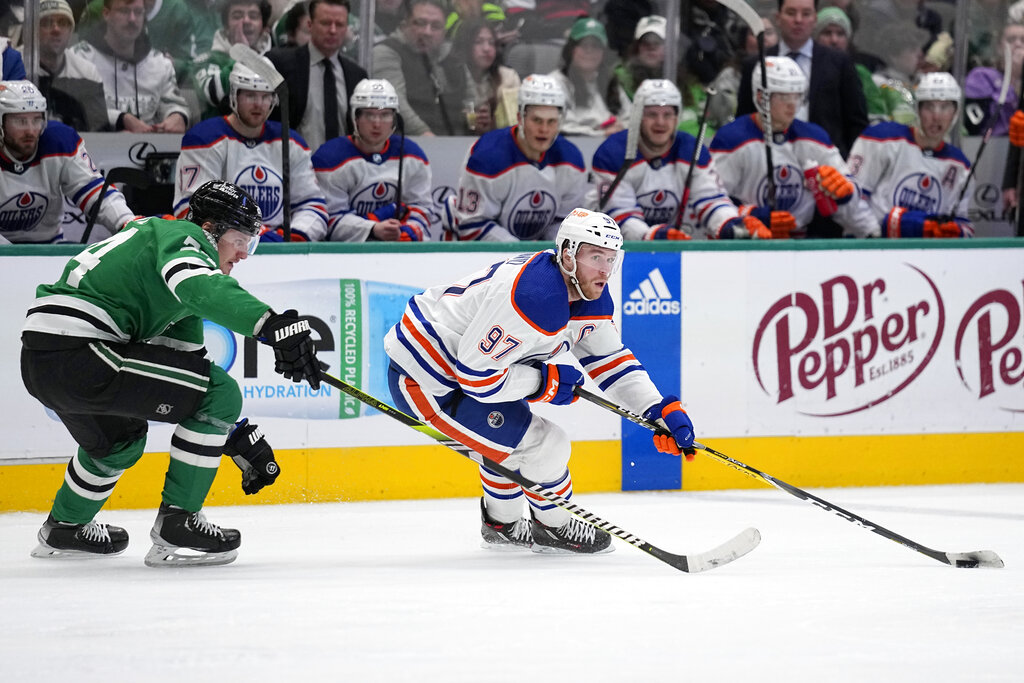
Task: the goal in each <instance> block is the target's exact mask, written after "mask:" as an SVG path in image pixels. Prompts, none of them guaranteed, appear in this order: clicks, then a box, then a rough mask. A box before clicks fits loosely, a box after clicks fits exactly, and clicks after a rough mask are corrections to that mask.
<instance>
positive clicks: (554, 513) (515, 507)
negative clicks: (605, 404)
mask: <svg viewBox="0 0 1024 683" xmlns="http://www.w3.org/2000/svg"><path fill="white" fill-rule="evenodd" d="M388 383H389V385H390V388H391V396H392V398H393V400H394V402H395V407H396V408H398V409H399V410H401V411H402V412H405V413H407V414H409V415H415V416H417V417H419V419H421V420H423V421H425V422H427V423H428V424H430V425H431V426H432V427H433V428H434V429H436V430H438V431H439V432H441V433H443V434H445V435H446V436H449V437H451V438H453V439H455V440H456V441H458V442H459V443H462V444H463V445H465V446H469V447H470V448H472V449H473V450H475V451H476V452H477V453H480V454H481V455H484V456H486V457H487V458H489V459H491V460H494V461H496V462H498V463H501V464H502V465H504V466H505V467H506V468H508V469H510V470H518V471H519V473H520V474H522V475H523V476H524V477H526V478H527V479H530V480H531V481H534V482H537V483H538V484H540V485H541V486H543V487H544V488H546V489H548V490H549V491H553V492H554V493H557V494H558V495H560V496H561V497H563V498H565V499H567V500H568V499H570V498H572V477H571V476H570V474H569V468H568V464H569V456H570V454H571V445H570V442H569V437H568V435H566V433H565V432H564V431H562V429H561V428H560V427H558V426H557V425H555V424H554V423H552V422H550V421H549V420H546V419H544V418H543V417H540V416H538V415H534V414H533V413H532V412H531V411H530V404H529V403H527V402H526V401H525V400H520V401H507V402H504V403H483V402H481V401H477V400H476V399H474V398H472V397H470V396H466V395H465V394H464V393H462V392H461V391H459V390H455V391H453V392H451V393H449V394H446V395H444V396H433V395H431V394H429V393H427V392H425V391H423V389H422V387H420V385H419V384H418V383H417V382H416V381H415V380H414V379H412V378H411V377H409V376H408V375H405V374H404V373H402V372H401V371H400V370H399V369H398V368H396V367H395V366H394V365H392V366H391V368H390V369H389V370H388ZM480 483H481V484H482V485H483V491H484V505H485V506H486V507H487V514H488V515H489V516H490V517H491V518H492V519H495V520H497V521H500V522H513V521H515V520H517V519H519V518H520V517H521V516H522V514H523V498H524V496H525V498H526V500H527V502H528V503H529V504H530V509H531V510H532V511H533V513H534V515H535V516H536V517H537V519H538V520H539V521H540V522H542V523H543V524H546V525H548V526H561V525H562V524H564V523H565V522H566V521H568V519H569V513H568V512H567V511H565V510H563V509H562V508H560V507H557V506H556V505H554V504H553V503H549V502H548V501H547V500H545V499H544V498H542V497H540V496H538V495H537V494H535V493H533V492H531V491H527V490H524V489H523V488H522V487H520V486H519V485H518V484H516V483H515V482H513V481H512V480H510V479H507V478H505V477H503V476H501V475H500V474H498V473H497V472H494V471H493V470H490V469H488V468H487V467H486V466H485V465H481V466H480Z"/></svg>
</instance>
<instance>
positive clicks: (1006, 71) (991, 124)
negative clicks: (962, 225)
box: [951, 44, 1013, 216]
mask: <svg viewBox="0 0 1024 683" xmlns="http://www.w3.org/2000/svg"><path fill="white" fill-rule="evenodd" d="M1003 47H1004V48H1005V49H1004V51H1003V52H1004V54H1003V83H1002V86H1001V87H1000V90H999V99H997V100H996V108H995V110H994V111H992V112H990V113H989V115H988V122H987V124H986V125H985V133H984V135H982V137H981V144H980V145H978V152H977V154H975V155H974V163H973V164H971V168H970V170H968V171H967V179H966V180H964V186H963V187H961V188H960V194H959V195H958V196H957V198H956V202H955V203H954V204H953V207H952V211H951V213H952V214H953V215H954V216H955V215H956V211H957V208H958V207H959V206H960V202H962V201H963V200H964V195H965V194H966V193H967V186H968V185H970V184H971V179H972V178H973V177H974V173H975V171H977V170H978V162H980V161H981V155H982V154H984V153H985V147H987V146H988V141H989V139H990V138H991V137H992V131H993V130H994V129H995V127H996V121H997V120H998V119H999V114H1000V112H1002V110H1003V104H1005V103H1006V96H1007V94H1008V93H1009V92H1010V75H1011V73H1012V70H1013V49H1012V48H1011V47H1010V46H1009V44H1007V45H1004V46H1003Z"/></svg>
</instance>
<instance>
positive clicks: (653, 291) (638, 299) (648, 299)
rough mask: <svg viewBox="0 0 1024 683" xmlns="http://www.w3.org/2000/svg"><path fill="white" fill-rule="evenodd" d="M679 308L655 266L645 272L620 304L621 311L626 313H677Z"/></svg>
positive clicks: (680, 308) (680, 307) (677, 302)
mask: <svg viewBox="0 0 1024 683" xmlns="http://www.w3.org/2000/svg"><path fill="white" fill-rule="evenodd" d="M681 310H682V306H680V304H679V301H678V300H676V299H673V298H672V292H671V290H669V288H668V284H666V282H665V278H664V277H662V275H661V271H660V270H658V269H657V268H655V269H654V270H652V271H651V272H650V273H648V274H647V277H646V278H644V279H643V280H642V281H641V282H640V285H639V286H638V287H637V288H636V289H634V290H633V292H632V293H631V294H630V295H629V299H628V300H627V301H626V302H625V303H624V304H622V312H623V313H624V314H626V315H679V312H680V311H681Z"/></svg>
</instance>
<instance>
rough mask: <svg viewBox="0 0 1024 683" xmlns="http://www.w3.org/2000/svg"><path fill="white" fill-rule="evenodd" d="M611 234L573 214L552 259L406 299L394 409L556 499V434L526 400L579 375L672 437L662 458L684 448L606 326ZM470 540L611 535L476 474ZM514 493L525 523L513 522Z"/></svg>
mask: <svg viewBox="0 0 1024 683" xmlns="http://www.w3.org/2000/svg"><path fill="white" fill-rule="evenodd" d="M621 248H622V233H621V232H620V231H619V227H618V225H617V224H616V223H615V221H614V220H612V219H611V217H609V216H608V215H606V214H603V213H598V212H595V211H588V210H586V209H574V210H572V211H571V212H570V213H569V215H568V216H567V217H566V218H565V220H563V221H562V223H561V225H560V226H559V228H558V233H557V236H556V238H555V249H554V250H551V249H548V250H545V251H540V252H536V253H530V254H522V255H519V256H514V257H512V258H510V259H507V260H506V261H503V262H499V263H495V264H494V265H492V266H490V267H488V268H485V269H483V270H480V271H478V272H476V273H473V274H471V275H468V276H466V277H464V278H462V279H460V280H459V281H457V282H455V283H454V284H451V285H440V286H437V287H432V288H430V289H428V290H427V291H425V292H423V293H422V294H418V295H416V296H414V297H413V298H412V299H411V300H410V301H409V304H408V306H407V307H406V309H405V313H404V315H403V316H402V319H401V321H400V322H399V323H398V324H397V325H395V327H393V328H392V329H391V330H390V331H389V332H388V334H387V335H386V337H385V339H384V347H385V350H386V351H387V354H388V356H389V357H390V359H391V367H390V369H389V371H388V379H389V383H390V386H391V395H392V398H393V399H394V402H395V406H396V407H398V408H399V409H400V410H403V411H405V412H407V413H409V414H411V415H418V416H419V417H420V419H422V420H425V421H427V422H428V423H430V424H431V425H432V426H433V427H434V428H436V429H438V430H439V431H441V432H443V433H444V434H446V435H448V436H449V437H451V438H453V439H455V440H457V441H459V442H461V443H463V444H465V445H466V446H469V447H470V448H472V449H474V450H475V451H477V452H478V453H480V454H482V455H484V456H486V457H488V458H490V459H491V460H495V461H497V462H500V463H502V464H503V465H504V466H505V467H507V468H509V469H513V470H518V471H520V472H521V473H522V474H523V476H524V477H527V478H529V479H531V480H533V481H535V482H538V483H540V484H541V485H542V486H544V488H546V489H549V490H551V491H554V492H556V493H558V494H559V495H560V496H562V497H564V498H569V497H570V496H571V495H572V477H571V476H570V474H569V469H568V463H569V455H570V443H569V439H568V436H567V435H566V434H565V432H563V431H562V430H561V429H560V428H558V427H557V426H556V425H555V424H553V423H552V422H550V421H549V420H547V419H545V418H543V417H541V416H539V415H536V414H533V413H532V412H531V409H530V403H531V402H532V403H536V402H548V403H552V404H555V405H565V404H568V403H571V402H572V401H574V400H575V399H576V397H575V394H574V389H575V388H576V387H577V386H579V385H581V384H582V383H583V374H582V373H581V372H580V371H579V369H577V366H576V365H575V364H573V363H572V360H568V361H567V360H563V358H564V357H563V356H562V355H561V354H563V353H566V352H571V354H572V356H574V358H575V360H576V361H578V362H579V365H580V366H582V368H583V370H584V371H586V372H587V374H589V375H590V377H591V378H592V379H593V380H594V381H595V382H596V383H597V385H598V387H599V388H600V389H601V390H602V391H604V392H605V393H607V394H608V395H609V396H610V397H611V398H612V399H613V400H615V401H617V402H619V403H621V404H622V405H624V406H626V407H627V408H628V409H629V410H631V411H634V412H636V413H638V414H643V415H645V416H646V417H647V418H648V419H652V420H661V421H663V424H664V425H666V426H667V428H668V429H669V431H670V432H671V434H672V436H671V437H669V436H656V437H655V445H656V446H657V447H658V449H659V450H660V451H662V452H666V453H672V454H674V455H679V454H680V452H681V449H686V448H689V447H690V446H692V444H693V424H692V423H691V422H690V418H689V417H688V416H687V415H686V412H685V411H684V410H683V408H682V406H681V405H680V403H679V399H678V398H676V397H674V396H662V394H661V392H659V391H658V389H657V388H656V387H655V386H654V383H653V382H652V381H651V379H650V377H648V375H647V371H646V370H644V368H643V366H642V365H641V364H640V361H638V360H637V359H636V357H635V356H634V355H633V353H632V352H631V351H630V350H629V349H628V348H626V347H625V346H623V344H622V338H621V337H620V336H619V332H618V330H617V329H616V328H615V326H614V324H613V323H612V316H613V313H614V303H613V302H612V298H611V295H610V294H609V292H608V289H607V287H606V285H607V282H608V279H609V278H610V277H611V276H612V274H613V273H614V272H615V270H616V268H617V267H618V264H619V262H620V260H621V258H622V252H621ZM480 480H481V482H482V484H483V493H484V495H483V497H482V498H481V503H480V505H481V515H482V520H483V523H482V527H481V533H482V535H483V538H484V542H485V545H486V546H489V547H499V548H502V547H505V548H516V547H525V548H531V549H533V550H535V551H537V552H575V553H596V552H605V551H608V550H610V548H611V546H610V542H611V537H610V536H609V534H608V533H607V532H604V531H601V530H599V529H596V528H594V527H592V526H590V525H589V524H586V523H585V522H582V521H580V520H578V519H576V518H574V517H570V516H569V513H568V512H567V511H565V510H564V509H562V508H560V507H555V506H553V505H551V504H550V503H548V502H547V501H545V500H544V499H543V498H541V497H540V496H537V495H536V494H534V493H532V492H529V491H525V492H524V491H523V490H522V489H521V488H520V487H519V486H518V485H517V484H515V483H514V482H512V481H510V480H508V479H506V478H504V477H502V476H500V475H498V474H496V473H495V472H493V471H492V470H489V469H487V467H486V466H481V468H480ZM524 494H525V497H526V500H527V502H528V503H529V509H530V518H529V519H525V518H523V498H524Z"/></svg>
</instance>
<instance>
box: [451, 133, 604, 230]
mask: <svg viewBox="0 0 1024 683" xmlns="http://www.w3.org/2000/svg"><path fill="white" fill-rule="evenodd" d="M517 134H518V127H517V126H512V127H511V128H501V129H499V130H492V131H491V132H489V133H485V134H484V135H482V136H481V137H480V139H479V140H477V141H476V142H474V143H473V146H472V147H470V149H469V155H468V157H467V160H466V165H465V168H463V170H462V174H461V175H460V176H459V188H458V207H457V210H456V225H455V231H456V234H455V235H454V237H455V238H456V239H460V240H487V241H495V242H514V241H516V240H552V239H554V237H555V233H556V232H557V231H558V226H559V225H560V224H561V222H562V219H563V218H565V217H566V216H567V215H568V214H569V212H570V211H572V210H573V209H575V208H577V207H580V206H583V205H584V202H585V201H586V192H587V189H588V187H587V181H586V164H585V163H584V161H583V155H582V154H581V153H580V150H579V148H578V147H576V145H574V144H572V143H571V142H569V141H568V140H567V139H566V138H564V137H562V136H561V135H559V136H558V137H556V138H555V142H554V144H552V145H551V148H550V149H548V151H547V152H545V153H544V156H543V157H542V158H541V160H540V161H539V162H534V161H531V160H530V159H528V158H527V157H526V155H525V154H523V152H522V151H521V150H520V149H519V145H518V144H516V135H517Z"/></svg>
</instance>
